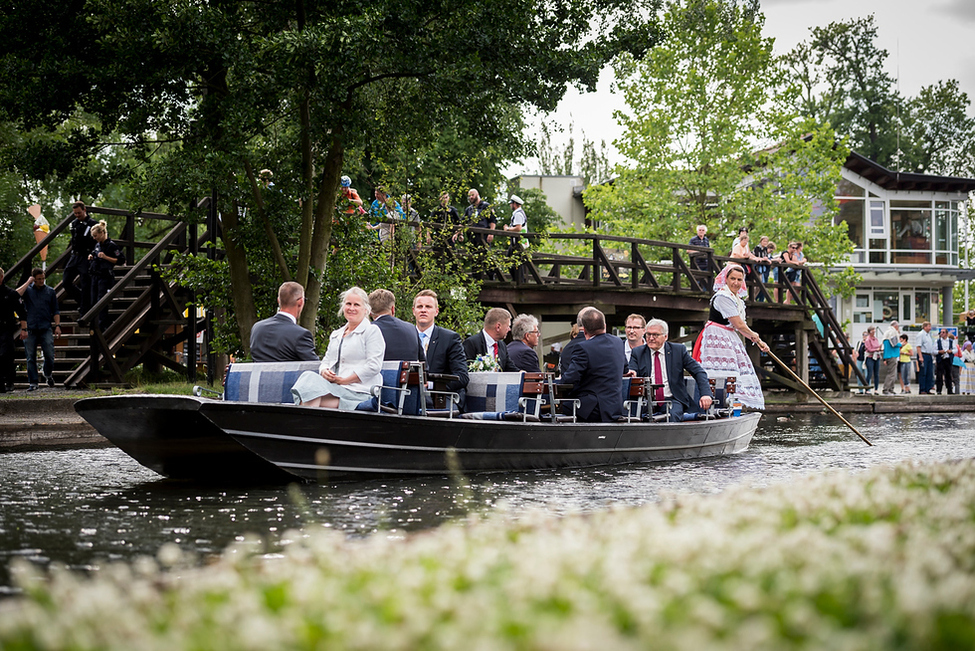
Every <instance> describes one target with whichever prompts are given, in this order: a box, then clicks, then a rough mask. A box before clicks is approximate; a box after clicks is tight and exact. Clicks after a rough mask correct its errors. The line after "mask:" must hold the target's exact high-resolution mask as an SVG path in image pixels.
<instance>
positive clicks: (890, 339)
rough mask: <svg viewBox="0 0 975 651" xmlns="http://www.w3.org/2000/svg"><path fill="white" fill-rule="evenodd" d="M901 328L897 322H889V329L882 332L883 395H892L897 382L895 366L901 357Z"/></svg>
mask: <svg viewBox="0 0 975 651" xmlns="http://www.w3.org/2000/svg"><path fill="white" fill-rule="evenodd" d="M900 336H901V326H900V324H899V323H898V322H897V321H891V322H890V327H889V328H887V330H886V332H884V339H883V346H884V348H883V351H884V352H883V355H884V368H885V369H886V370H885V375H884V395H889V396H892V395H894V382H896V381H897V377H898V375H897V365H898V363H899V362H900V357H901V342H900Z"/></svg>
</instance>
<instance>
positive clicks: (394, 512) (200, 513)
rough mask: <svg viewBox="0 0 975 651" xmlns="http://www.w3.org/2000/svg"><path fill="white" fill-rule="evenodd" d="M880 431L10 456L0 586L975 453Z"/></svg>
mask: <svg viewBox="0 0 975 651" xmlns="http://www.w3.org/2000/svg"><path fill="white" fill-rule="evenodd" d="M851 420H852V422H853V423H854V424H855V425H856V426H857V427H858V428H859V429H860V431H861V432H863V434H864V435H865V436H867V437H868V438H870V439H871V440H872V441H873V442H874V444H875V445H874V447H868V446H866V445H865V444H864V443H862V442H861V441H860V440H859V439H858V438H857V437H856V435H854V434H853V433H852V432H850V431H849V430H848V429H846V427H845V426H843V425H842V424H839V423H838V422H837V421H836V420H835V418H833V417H831V416H827V415H820V414H814V415H796V416H795V418H794V419H790V420H786V421H784V422H783V421H782V420H781V419H780V418H777V417H776V416H765V418H763V419H762V424H761V425H760V426H759V430H758V432H757V434H756V436H755V438H754V439H753V441H752V444H751V447H750V448H749V449H748V450H747V451H746V452H744V453H741V454H737V455H733V456H729V457H723V458H717V459H705V460H698V461H685V462H676V463H647V464H638V465H628V466H619V467H612V468H589V469H580V470H563V471H543V472H531V473H506V474H490V475H479V476H473V477H457V478H449V477H425V478H410V479H404V480H394V481H389V480H385V481H380V480H373V481H364V482H354V483H342V484H334V485H302V486H300V487H298V488H297V490H295V488H294V487H292V488H291V489H289V488H288V487H285V486H271V487H256V488H255V487H248V488H228V487H206V486H199V485H191V484H186V483H180V482H173V481H167V480H162V479H161V478H160V477H159V475H156V474H155V473H153V472H152V471H150V470H148V469H146V468H143V467H142V466H140V465H139V464H138V463H136V462H135V461H133V460H132V459H131V458H129V457H128V456H126V455H125V454H123V453H122V452H121V451H119V450H118V449H117V448H114V447H101V448H87V449H73V450H60V451H42V452H23V453H7V454H0V596H3V595H10V594H13V593H14V592H15V590H14V589H13V588H12V587H11V585H10V573H9V564H10V561H11V560H12V559H13V558H15V557H23V558H27V559H30V560H31V561H32V562H35V563H37V564H39V565H47V564H48V563H50V562H52V561H56V562H60V563H64V564H66V565H68V566H69V567H73V568H76V569H82V570H91V569H97V568H98V567H99V566H100V565H102V564H104V563H105V562H107V561H111V560H128V559H132V558H135V557H137V556H140V555H154V554H155V553H156V552H157V550H158V549H159V547H160V546H161V545H163V544H164V543H168V542H172V543H176V544H178V545H179V546H180V547H181V548H182V549H183V550H184V551H188V552H192V553H193V554H195V555H197V556H198V557H199V558H200V559H201V560H202V559H205V558H206V557H207V556H208V555H211V554H216V553H219V552H220V551H221V550H222V549H224V548H225V547H226V546H227V545H228V544H230V543H232V542H234V541H235V540H240V539H242V537H243V536H245V535H246V534H258V535H260V536H262V537H264V538H265V539H267V540H268V541H269V542H270V543H271V544H273V542H274V540H275V539H276V537H277V536H278V535H280V534H281V533H282V532H283V531H285V530H287V529H292V528H297V527H306V528H314V527H326V528H330V529H333V530H338V531H342V532H344V533H345V534H347V535H348V536H353V537H360V536H367V535H371V534H379V535H385V536H395V537H402V536H404V535H405V534H407V533H408V532H412V531H420V530H423V529H429V528H432V527H436V526H438V525H440V524H443V523H444V522H448V521H451V520H456V519H459V518H464V517H466V516H467V515H469V514H473V513H477V514H487V513H492V512H494V513H498V514H500V515H501V517H503V518H506V519H509V520H517V519H518V518H521V517H524V516H525V514H526V513H529V512H531V511H536V510H539V509H541V510H545V511H547V512H550V513H556V514H565V513H572V512H585V511H592V510H597V509H604V508H608V507H610V506H614V505H639V504H645V503H647V502H652V501H655V500H659V499H660V498H661V497H662V496H666V495H668V494H673V493H677V492H693V493H705V494H707V493H717V492H720V491H722V490H724V489H725V488H726V487H728V486H730V485H733V484H737V483H740V482H749V483H750V484H752V485H757V486H764V485H769V484H772V483H778V482H783V481H788V480H789V479H790V478H793V477H795V476H797V475H806V474H810V473H815V472H820V471H824V470H827V469H831V468H846V469H850V470H853V471H858V470H861V469H864V468H868V467H871V466H874V465H878V464H890V463H896V462H899V461H902V460H907V459H915V460H923V461H940V460H949V459H963V458H971V457H973V456H975V414H933V415H918V414H904V415H886V414H885V415H861V414H854V415H852V416H851Z"/></svg>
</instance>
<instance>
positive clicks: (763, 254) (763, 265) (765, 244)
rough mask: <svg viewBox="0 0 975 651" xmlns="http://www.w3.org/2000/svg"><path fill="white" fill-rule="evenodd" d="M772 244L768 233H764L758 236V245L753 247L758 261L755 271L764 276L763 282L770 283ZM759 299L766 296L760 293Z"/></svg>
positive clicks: (753, 253)
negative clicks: (770, 249)
mask: <svg viewBox="0 0 975 651" xmlns="http://www.w3.org/2000/svg"><path fill="white" fill-rule="evenodd" d="M770 244H772V243H771V242H770V241H769V239H768V235H762V236H761V237H760V238H758V245H757V246H756V247H755V248H754V249H752V255H753V256H754V257H755V260H756V262H757V264H756V265H755V271H757V272H758V275H760V276H761V277H762V282H763V283H768V274H769V271H771V269H772V266H771V265H770V264H769V258H770V257H771V253H769V245H770ZM758 300H760V301H764V300H765V297H764V296H762V295H761V294H759V296H758Z"/></svg>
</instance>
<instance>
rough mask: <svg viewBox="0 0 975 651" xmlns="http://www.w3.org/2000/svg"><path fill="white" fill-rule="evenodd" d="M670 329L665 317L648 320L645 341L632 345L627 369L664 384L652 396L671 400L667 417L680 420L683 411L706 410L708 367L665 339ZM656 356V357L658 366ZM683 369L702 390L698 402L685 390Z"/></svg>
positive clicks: (709, 394) (708, 405)
mask: <svg viewBox="0 0 975 651" xmlns="http://www.w3.org/2000/svg"><path fill="white" fill-rule="evenodd" d="M669 332H670V328H669V327H668V326H667V322H666V321H661V320H660V319H651V320H650V322H649V323H647V333H646V338H647V345H646V346H638V347H637V348H634V349H633V354H632V355H631V356H630V369H631V370H633V371H635V372H636V375H637V376H639V377H648V378H650V382H651V383H652V384H661V383H662V384H663V385H664V387H663V388H662V389H657V390H656V393H657V395H656V396H652V397H654V399H656V400H658V401H659V400H670V401H671V405H670V420H671V422H681V421H683V420H684V414H685V413H689V414H690V413H697V412H698V409H697V407H700V411H707V409H708V408H709V407H710V406H711V402H712V396H711V387H710V385H709V384H708V374H707V371H705V370H704V367H703V366H701V365H700V364H699V363H697V362H696V361H695V360H694V358H693V357H691V354H690V352H688V350H687V346H684V345H683V344H672V343H670V342H669V341H667V336H668V334H669ZM655 357H659V361H660V363H659V366H658V365H657V361H656V360H655ZM685 370H686V371H687V372H688V373H690V374H691V375H692V376H693V377H694V381H695V382H696V383H697V392H698V393H700V394H701V399H700V400H699V401H698V403H697V405H695V404H694V399H693V397H692V396H690V395H688V393H687V386H686V385H685V384H684V371H685ZM661 376H662V377H661Z"/></svg>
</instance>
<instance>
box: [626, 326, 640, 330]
mask: <svg viewBox="0 0 975 651" xmlns="http://www.w3.org/2000/svg"><path fill="white" fill-rule="evenodd" d="M643 328H644V326H626V327H625V328H623V329H624V330H643Z"/></svg>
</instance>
